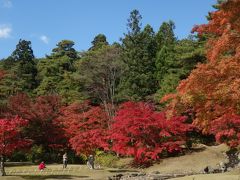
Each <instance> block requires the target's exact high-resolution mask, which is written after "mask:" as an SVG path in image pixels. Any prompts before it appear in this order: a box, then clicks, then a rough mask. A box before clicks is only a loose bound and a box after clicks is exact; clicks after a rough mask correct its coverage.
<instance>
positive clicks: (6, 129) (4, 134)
mask: <svg viewBox="0 0 240 180" xmlns="http://www.w3.org/2000/svg"><path fill="white" fill-rule="evenodd" d="M27 124H28V121H27V120H23V119H21V118H19V117H14V118H12V119H0V175H1V176H4V175H6V173H5V170H4V161H5V157H6V156H10V155H11V154H12V153H13V152H14V151H15V150H17V149H21V148H25V147H26V146H28V145H30V142H31V141H30V140H28V139H25V138H23V137H22V135H21V131H22V128H23V127H26V126H27Z"/></svg>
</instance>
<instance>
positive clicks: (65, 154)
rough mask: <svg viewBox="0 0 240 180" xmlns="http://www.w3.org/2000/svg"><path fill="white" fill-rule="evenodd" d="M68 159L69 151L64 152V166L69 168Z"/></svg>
mask: <svg viewBox="0 0 240 180" xmlns="http://www.w3.org/2000/svg"><path fill="white" fill-rule="evenodd" d="M67 161H68V157H67V153H64V154H63V168H67Z"/></svg>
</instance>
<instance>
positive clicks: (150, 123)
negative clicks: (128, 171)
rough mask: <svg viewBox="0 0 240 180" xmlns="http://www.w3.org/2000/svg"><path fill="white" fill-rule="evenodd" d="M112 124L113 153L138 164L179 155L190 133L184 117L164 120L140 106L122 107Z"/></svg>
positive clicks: (152, 109)
mask: <svg viewBox="0 0 240 180" xmlns="http://www.w3.org/2000/svg"><path fill="white" fill-rule="evenodd" d="M114 120H115V122H114V123H113V124H112V127H111V131H110V134H111V136H110V138H111V140H112V150H113V151H115V152H117V153H119V154H122V155H132V156H134V158H135V161H136V162H138V163H141V164H142V163H147V162H148V161H149V160H156V159H159V158H160V155H161V154H163V153H176V152H180V151H181V150H182V148H181V145H183V144H185V140H186V132H187V131H189V130H190V129H191V125H188V124H185V123H184V121H185V120H186V118H185V117H183V116H181V117H173V118H171V119H169V120H167V118H166V114H165V113H164V112H156V111H154V107H153V106H151V105H149V104H146V103H143V102H136V103H135V102H126V103H124V104H122V106H121V108H120V109H119V110H118V111H117V114H116V117H115V118H114Z"/></svg>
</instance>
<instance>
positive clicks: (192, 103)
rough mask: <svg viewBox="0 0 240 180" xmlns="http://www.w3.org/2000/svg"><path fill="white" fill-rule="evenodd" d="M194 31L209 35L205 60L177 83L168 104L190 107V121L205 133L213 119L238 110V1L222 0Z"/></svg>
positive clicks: (180, 110)
mask: <svg viewBox="0 0 240 180" xmlns="http://www.w3.org/2000/svg"><path fill="white" fill-rule="evenodd" d="M193 31H196V32H198V34H199V35H200V36H201V35H202V34H206V35H208V37H209V40H208V43H207V59H208V61H207V63H206V64H199V65H198V66H197V68H196V69H195V70H193V71H192V72H191V74H190V75H189V77H188V78H187V79H186V80H183V81H182V82H181V83H180V84H179V86H178V88H177V93H176V95H175V97H174V96H172V95H171V96H170V98H172V101H171V102H170V104H169V107H171V109H174V110H176V111H177V112H178V113H183V112H186V111H189V110H190V111H191V112H193V113H194V115H193V123H194V124H195V125H196V126H197V127H199V128H200V129H202V130H203V132H205V133H208V132H209V131H210V128H211V127H210V124H211V122H213V121H214V120H216V119H219V118H220V117H223V116H225V115H226V114H239V113H240V1H239V0H229V1H227V2H226V3H223V4H222V5H221V8H220V10H218V11H216V12H213V13H211V20H210V21H209V23H208V24H204V25H201V26H196V27H195V28H194V29H193ZM166 99H169V98H165V100H166Z"/></svg>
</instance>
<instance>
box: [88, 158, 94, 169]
mask: <svg viewBox="0 0 240 180" xmlns="http://www.w3.org/2000/svg"><path fill="white" fill-rule="evenodd" d="M94 161H95V158H94V156H93V155H90V156H89V157H88V164H89V165H90V169H94Z"/></svg>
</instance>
